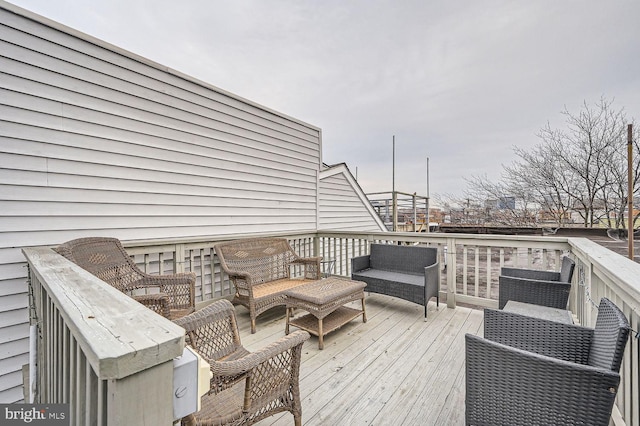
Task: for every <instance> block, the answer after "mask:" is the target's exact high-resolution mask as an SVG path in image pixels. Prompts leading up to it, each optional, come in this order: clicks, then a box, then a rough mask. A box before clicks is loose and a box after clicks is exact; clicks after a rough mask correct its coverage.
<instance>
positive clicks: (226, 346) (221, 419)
mask: <svg viewBox="0 0 640 426" xmlns="http://www.w3.org/2000/svg"><path fill="white" fill-rule="evenodd" d="M174 322H175V323H176V324H178V325H180V326H181V327H183V328H184V329H185V330H186V341H187V344H189V345H191V346H192V347H193V348H194V349H195V350H196V351H197V352H198V353H199V354H200V355H201V356H202V357H203V358H205V359H206V360H207V361H208V362H209V364H210V365H211V372H212V373H213V378H212V379H211V390H210V391H209V392H208V393H207V394H205V395H204V396H203V397H202V400H201V409H200V411H198V412H197V413H194V414H192V415H189V416H187V417H185V418H183V419H182V424H183V425H189V426H191V425H211V426H213V425H250V424H253V423H256V422H258V421H260V420H262V419H264V418H266V417H269V416H272V415H274V414H276V413H280V412H284V411H289V412H291V413H292V414H293V418H294V421H295V424H296V425H297V426H299V425H300V424H301V422H302V405H301V402H300V387H299V375H300V359H301V355H302V344H303V343H304V342H305V341H306V340H307V339H309V333H307V332H306V331H301V330H297V331H295V332H293V333H291V334H289V335H287V336H284V337H282V338H280V339H279V340H277V341H276V342H274V343H272V344H270V345H268V346H266V347H264V348H263V349H261V350H259V351H257V352H253V353H251V352H249V351H247V350H246V349H245V348H244V347H243V346H242V344H241V343H240V335H239V334H238V327H237V323H236V314H235V310H234V307H233V305H232V304H231V303H230V302H229V301H228V300H225V299H221V300H218V301H216V302H213V303H212V304H210V305H208V306H207V307H205V308H203V309H201V310H199V311H196V312H194V313H192V314H190V315H187V316H185V317H183V318H180V319H178V320H175V321H174Z"/></svg>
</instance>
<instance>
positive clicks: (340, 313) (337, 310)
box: [285, 277, 367, 349]
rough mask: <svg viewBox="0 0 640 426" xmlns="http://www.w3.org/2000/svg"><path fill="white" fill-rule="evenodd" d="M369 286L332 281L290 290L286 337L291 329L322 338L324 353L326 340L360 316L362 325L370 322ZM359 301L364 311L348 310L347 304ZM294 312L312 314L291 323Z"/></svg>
mask: <svg viewBox="0 0 640 426" xmlns="http://www.w3.org/2000/svg"><path fill="white" fill-rule="evenodd" d="M366 285H367V284H366V283H364V282H362V281H353V280H349V279H346V278H336V277H329V278H326V279H323V280H318V281H314V282H312V283H309V284H305V285H303V286H300V287H296V288H294V289H291V290H287V291H286V292H285V295H286V296H287V299H286V303H287V321H286V326H285V333H286V334H289V325H293V326H295V327H298V328H301V329H303V330H306V331H308V332H309V333H311V334H313V335H315V336H318V348H319V349H323V348H324V339H323V337H324V336H325V335H326V334H328V333H331V332H332V331H335V330H337V329H338V328H340V327H342V326H343V325H345V324H346V323H348V322H349V321H351V320H353V319H354V318H357V317H358V316H360V315H362V322H367V314H366V312H365V307H364V288H365V287H366ZM355 300H361V301H362V310H359V309H353V308H349V307H347V306H344V304H346V303H349V302H353V301H355ZM294 308H300V309H303V310H305V311H307V312H309V313H308V314H306V315H304V316H302V317H299V318H295V319H291V316H292V314H293V309H294Z"/></svg>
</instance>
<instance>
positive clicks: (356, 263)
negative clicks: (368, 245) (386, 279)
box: [351, 254, 371, 272]
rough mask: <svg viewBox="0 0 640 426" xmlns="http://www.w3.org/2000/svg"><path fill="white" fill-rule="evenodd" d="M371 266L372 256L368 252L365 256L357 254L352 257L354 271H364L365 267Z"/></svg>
mask: <svg viewBox="0 0 640 426" xmlns="http://www.w3.org/2000/svg"><path fill="white" fill-rule="evenodd" d="M370 267H371V256H370V255H368V254H367V255H364V256H356V257H354V258H352V259H351V271H352V272H359V271H363V270H365V269H369V268H370Z"/></svg>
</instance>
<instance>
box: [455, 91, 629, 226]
mask: <svg viewBox="0 0 640 426" xmlns="http://www.w3.org/2000/svg"><path fill="white" fill-rule="evenodd" d="M562 114H563V115H564V116H565V122H566V128H563V129H557V128H552V127H551V125H550V124H549V123H547V125H546V126H545V127H543V128H542V129H541V130H540V132H539V133H538V137H539V138H540V143H539V144H538V145H536V146H535V147H534V148H533V149H532V150H524V149H521V148H518V147H515V148H514V152H515V154H516V155H517V157H518V159H517V160H516V161H514V162H513V163H512V164H511V165H509V166H504V167H503V168H504V171H503V176H502V181H501V182H498V183H494V182H490V181H489V180H488V179H487V178H486V176H485V177H477V176H474V177H472V178H469V179H467V182H468V184H469V186H468V190H467V193H466V198H467V199H473V200H475V203H476V204H479V203H481V201H482V200H483V199H484V200H492V199H494V200H495V199H498V200H499V199H500V197H504V196H506V195H509V196H512V197H516V198H517V199H518V203H517V208H515V207H513V208H510V209H505V208H502V209H498V210H491V211H490V210H487V212H486V218H487V221H489V222H493V223H499V224H507V225H514V224H519V225H523V224H535V223H537V221H538V219H543V220H545V221H549V220H551V221H553V222H555V223H556V224H557V225H558V226H563V225H565V224H567V222H568V221H569V220H571V219H570V218H571V217H572V216H574V215H578V216H579V217H580V218H581V222H582V224H583V226H588V227H592V226H595V225H596V224H599V223H600V222H601V221H603V222H604V223H605V224H606V226H610V227H611V226H614V227H621V226H622V227H624V225H625V223H624V217H625V212H626V210H627V208H626V200H627V163H626V161H627V160H626V148H627V142H626V140H627V136H626V134H627V133H626V128H627V120H626V117H625V114H624V110H623V109H619V110H618V109H615V108H614V107H613V101H611V100H608V99H605V98H601V99H600V100H599V102H597V103H596V104H595V105H593V106H590V105H588V104H587V103H586V102H585V103H584V104H583V107H582V109H581V110H580V111H579V112H578V113H573V112H571V111H569V110H568V109H567V108H566V107H565V109H564V111H563V112H562ZM639 133H640V132H639V129H637V127H636V130H635V133H634V134H635V136H634V152H635V154H636V155H635V159H634V164H633V184H634V188H636V189H635V190H634V194H635V193H637V191H638V189H637V188H638V187H639V183H640V147H639V146H638V134H639ZM542 213H543V214H542ZM638 216H640V212H639V213H638Z"/></svg>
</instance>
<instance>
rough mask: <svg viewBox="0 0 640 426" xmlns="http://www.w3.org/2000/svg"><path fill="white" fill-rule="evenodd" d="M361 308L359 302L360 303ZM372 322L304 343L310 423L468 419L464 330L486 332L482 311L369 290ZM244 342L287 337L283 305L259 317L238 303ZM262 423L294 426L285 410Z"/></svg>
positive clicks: (305, 410) (303, 380)
mask: <svg viewBox="0 0 640 426" xmlns="http://www.w3.org/2000/svg"><path fill="white" fill-rule="evenodd" d="M354 306H355V305H354ZM366 308H367V319H368V321H367V322H366V323H363V322H362V319H361V318H356V319H355V320H353V321H352V322H350V323H349V324H347V325H345V326H343V327H342V328H341V329H339V330H337V331H335V332H333V333H331V334H329V335H327V336H326V337H325V341H324V344H325V348H324V350H322V351H320V350H318V339H317V337H315V336H312V337H311V339H310V340H309V341H308V342H306V343H305V345H304V347H303V354H302V367H301V371H300V387H301V395H302V421H303V424H304V425H349V426H353V425H386V424H394V425H401V424H404V425H415V424H420V425H458V424H460V425H462V424H464V335H465V333H474V334H481V333H482V321H483V314H482V311H481V310H474V309H469V308H464V307H457V308H455V309H448V308H447V307H446V303H441V304H440V307H439V308H436V304H435V301H432V302H430V303H429V307H428V319H427V321H426V322H425V321H424V310H423V308H422V307H421V306H418V305H415V304H413V303H409V302H405V301H403V300H399V299H395V298H392V297H388V296H383V295H377V294H368V295H367V297H366ZM236 312H237V313H238V322H239V326H240V327H241V329H240V335H241V338H242V342H243V344H244V345H245V346H246V347H247V348H248V349H249V350H253V349H257V348H260V347H261V346H263V345H266V344H268V343H269V342H272V341H273V340H275V339H278V338H280V337H281V336H283V335H284V326H285V320H284V309H274V310H272V311H270V312H267V313H265V314H263V315H261V316H260V317H258V323H257V325H258V330H257V333H256V334H254V335H251V334H250V329H249V314H248V311H247V310H246V309H245V308H244V307H242V306H238V307H237V311H236ZM259 424H260V425H292V424H293V417H292V416H291V414H290V413H284V414H280V415H276V416H273V417H270V418H268V419H265V420H263V421H262V422H260V423H259Z"/></svg>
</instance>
